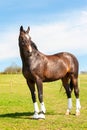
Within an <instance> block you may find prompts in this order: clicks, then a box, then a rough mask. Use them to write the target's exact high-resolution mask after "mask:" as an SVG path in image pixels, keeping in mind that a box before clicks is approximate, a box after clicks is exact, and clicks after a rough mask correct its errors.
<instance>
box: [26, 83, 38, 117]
mask: <svg viewBox="0 0 87 130" xmlns="http://www.w3.org/2000/svg"><path fill="white" fill-rule="evenodd" d="M27 84H28V87H29V89H30V92H31V97H32V101H33V104H34V115H33V118H35V119H37V118H38V113H39V108H38V104H37V101H36V91H35V83H34V82H32V81H30V80H27Z"/></svg>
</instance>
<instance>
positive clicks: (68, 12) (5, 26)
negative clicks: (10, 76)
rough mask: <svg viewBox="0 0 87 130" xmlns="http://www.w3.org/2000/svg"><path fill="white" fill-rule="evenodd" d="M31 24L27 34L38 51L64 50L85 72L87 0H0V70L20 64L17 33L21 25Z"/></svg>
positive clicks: (50, 52) (86, 66)
mask: <svg viewBox="0 0 87 130" xmlns="http://www.w3.org/2000/svg"><path fill="white" fill-rule="evenodd" d="M21 25H23V27H24V28H25V29H27V27H28V26H30V36H31V38H32V40H33V41H34V42H35V43H36V45H37V47H38V49H39V51H41V52H43V53H44V54H54V53H57V52H62V51H64V52H65V51H67V52H70V53H73V54H74V55H75V56H76V57H77V59H78V61H79V66H80V67H79V71H87V0H37V1H35V0H32V1H30V0H24V1H21V0H3V1H0V71H4V70H5V69H6V68H7V67H8V66H11V65H13V64H17V65H18V66H22V63H21V59H20V54H19V47H18V36H19V29H20V26H21Z"/></svg>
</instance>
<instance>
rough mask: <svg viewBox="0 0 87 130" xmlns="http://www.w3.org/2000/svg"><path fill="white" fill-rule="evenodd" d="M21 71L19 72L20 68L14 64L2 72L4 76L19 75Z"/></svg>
mask: <svg viewBox="0 0 87 130" xmlns="http://www.w3.org/2000/svg"><path fill="white" fill-rule="evenodd" d="M21 72H22V70H21V67H19V66H18V65H16V64H15V63H14V64H12V65H11V66H9V67H7V68H6V69H5V70H4V72H3V73H4V74H19V73H21Z"/></svg>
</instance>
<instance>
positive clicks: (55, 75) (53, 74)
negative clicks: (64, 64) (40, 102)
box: [44, 68, 67, 82]
mask: <svg viewBox="0 0 87 130" xmlns="http://www.w3.org/2000/svg"><path fill="white" fill-rule="evenodd" d="M66 73H67V71H66V69H64V68H63V69H60V70H58V69H50V70H49V71H47V72H46V75H45V76H44V82H48V81H49V82H50V81H55V80H59V79H61V78H63V77H64V76H65V75H66Z"/></svg>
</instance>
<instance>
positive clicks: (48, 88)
mask: <svg viewBox="0 0 87 130" xmlns="http://www.w3.org/2000/svg"><path fill="white" fill-rule="evenodd" d="M79 79H80V80H79V84H80V100H81V105H82V109H81V115H80V116H79V117H76V116H75V97H74V94H72V97H73V109H72V112H71V115H69V116H66V115H65V111H66V109H67V97H66V94H65V91H64V88H63V87H62V89H61V86H62V84H61V82H60V81H57V82H52V83H45V84H44V102H45V106H46V110H47V113H46V119H45V120H33V119H32V115H33V103H32V100H31V95H30V91H29V89H28V87H27V84H26V81H25V79H24V77H23V76H22V75H21V74H19V75H0V130H87V75H80V76H79Z"/></svg>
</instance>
